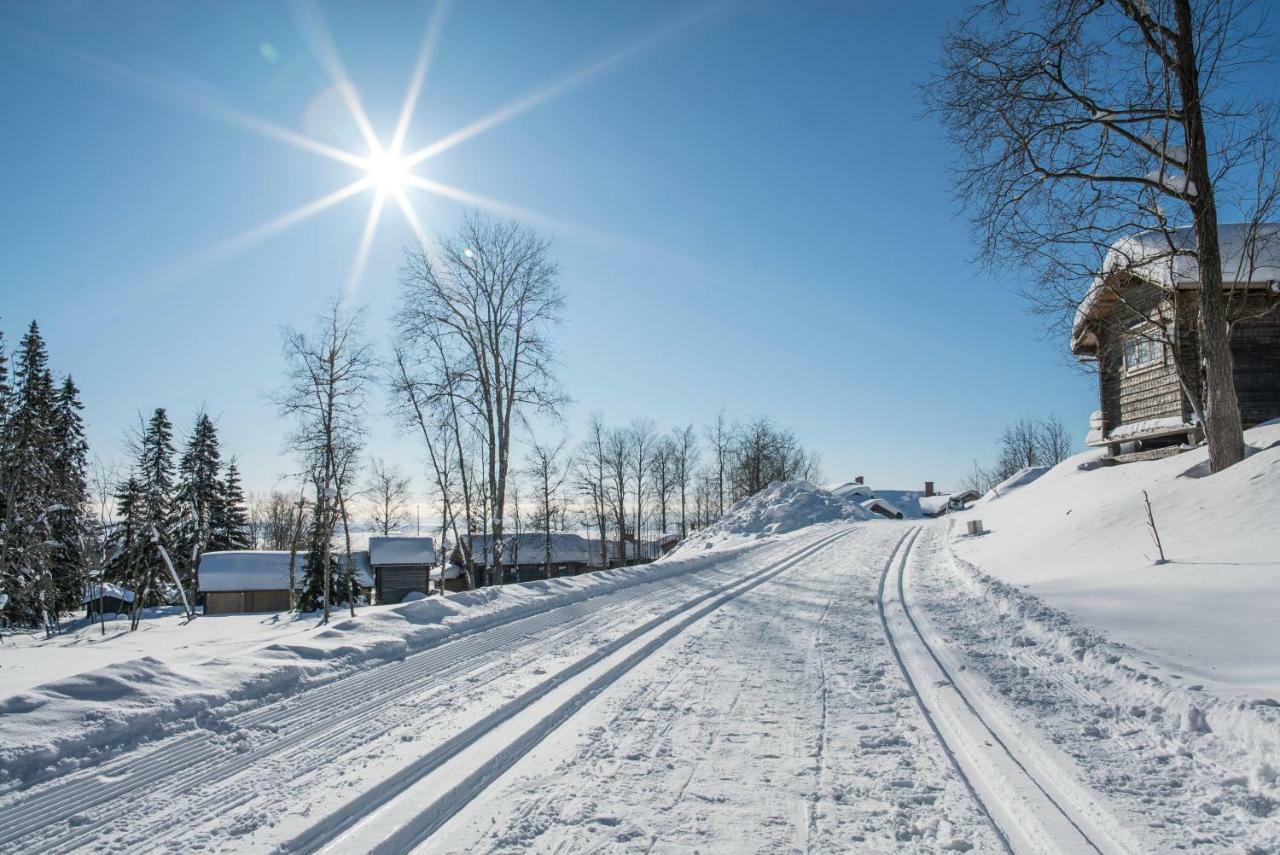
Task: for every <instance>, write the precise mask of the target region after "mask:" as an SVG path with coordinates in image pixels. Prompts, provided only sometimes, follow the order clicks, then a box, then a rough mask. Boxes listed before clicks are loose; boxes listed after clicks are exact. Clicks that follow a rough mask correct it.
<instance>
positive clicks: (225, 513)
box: [209, 458, 253, 550]
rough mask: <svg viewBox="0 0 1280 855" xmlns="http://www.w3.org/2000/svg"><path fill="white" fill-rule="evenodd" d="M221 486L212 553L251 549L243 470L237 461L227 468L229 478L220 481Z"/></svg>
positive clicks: (211, 546)
mask: <svg viewBox="0 0 1280 855" xmlns="http://www.w3.org/2000/svg"><path fill="white" fill-rule="evenodd" d="M218 486H219V491H218V497H217V501H216V503H215V504H214V511H213V523H212V537H211V539H210V542H209V549H210V550H214V549H252V548H253V538H252V537H251V536H250V533H249V512H248V510H247V509H246V507H245V500H244V488H242V487H241V486H240V468H239V467H238V466H236V461H235V459H234V458H233V459H232V460H231V462H230V463H228V464H227V477H226V478H225V479H223V480H222V481H219V482H218Z"/></svg>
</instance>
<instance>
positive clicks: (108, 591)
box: [80, 582, 133, 606]
mask: <svg viewBox="0 0 1280 855" xmlns="http://www.w3.org/2000/svg"><path fill="white" fill-rule="evenodd" d="M98 594H99V591H98V584H97V583H96V582H91V583H90V584H89V589H88V591H86V592H85V595H84V597H82V598H81V599H80V605H82V606H83V605H88V603H89V602H90V601H92V600H96V599H98ZM101 594H102V596H103V597H115V598H116V599H117V600H120V601H121V602H124V603H132V602H133V591H130V590H129V589H128V588H122V587H120V586H119V585H115V584H112V583H111V582H105V583H103V585H102V591H101Z"/></svg>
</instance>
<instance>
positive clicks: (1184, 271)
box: [1071, 225, 1280, 461]
mask: <svg viewBox="0 0 1280 855" xmlns="http://www.w3.org/2000/svg"><path fill="white" fill-rule="evenodd" d="M1219 237H1220V244H1221V252H1222V280H1223V292H1224V298H1225V299H1226V301H1227V310H1228V317H1229V318H1230V319H1231V321H1232V327H1231V356H1232V361H1233V363H1234V379H1235V387H1236V395H1237V397H1238V399H1239V402H1240V416H1241V420H1242V422H1243V423H1244V427H1246V428H1249V427H1252V426H1254V425H1257V424H1260V423H1261V422H1264V421H1268V420H1270V419H1273V418H1276V417H1278V416H1280V225H1263V226H1259V227H1252V228H1251V227H1249V226H1246V225H1225V226H1222V227H1221V229H1220V230H1219ZM1194 248H1195V234H1194V231H1193V230H1191V229H1178V230H1175V231H1173V232H1172V233H1165V232H1160V231H1148V232H1141V233H1138V234H1135V235H1132V236H1130V237H1127V238H1124V239H1122V240H1120V241H1118V242H1117V243H1116V244H1115V245H1114V246H1112V247H1111V249H1110V251H1109V252H1108V253H1107V256H1106V259H1105V260H1104V262H1103V265H1102V270H1101V271H1100V273H1099V274H1098V276H1097V277H1096V278H1095V280H1094V283H1093V286H1092V287H1091V288H1090V290H1089V292H1088V294H1087V295H1086V296H1085V298H1084V300H1083V301H1082V302H1081V304H1080V306H1079V308H1078V310H1077V312H1076V317H1075V321H1074V323H1073V325H1072V331H1071V351H1072V353H1074V354H1076V355H1077V356H1079V357H1081V358H1082V359H1086V360H1093V361H1094V362H1095V363H1096V365H1097V369H1098V397H1099V408H1098V412H1096V413H1095V414H1094V415H1093V418H1092V419H1091V423H1090V430H1089V434H1088V438H1087V439H1086V442H1085V444H1086V445H1089V446H1093V447H1105V448H1106V449H1107V451H1108V456H1109V457H1111V458H1113V459H1116V460H1119V461H1128V460H1137V459H1145V458H1150V457H1158V456H1163V455H1165V454H1171V453H1176V452H1177V451H1178V449H1179V447H1180V446H1182V445H1183V444H1184V443H1186V444H1195V443H1198V442H1199V441H1200V440H1201V439H1202V431H1201V427H1200V423H1199V418H1198V416H1197V414H1196V412H1195V407H1193V405H1192V399H1193V397H1194V399H1195V400H1197V401H1200V400H1203V394H1202V393H1203V383H1202V380H1201V372H1200V365H1199V351H1198V339H1199V334H1198V331H1197V321H1198V315H1199V311H1198V303H1197V296H1198V295H1197V294H1196V290H1197V288H1198V284H1199V283H1198V280H1199V269H1198V265H1197V259H1196V257H1195V255H1194V254H1192V252H1193V250H1194Z"/></svg>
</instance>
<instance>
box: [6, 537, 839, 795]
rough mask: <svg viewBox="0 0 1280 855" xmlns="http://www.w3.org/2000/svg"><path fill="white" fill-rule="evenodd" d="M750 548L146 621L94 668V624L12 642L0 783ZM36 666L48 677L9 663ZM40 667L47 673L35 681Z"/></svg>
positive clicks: (118, 636) (108, 648) (112, 642)
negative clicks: (373, 601)
mask: <svg viewBox="0 0 1280 855" xmlns="http://www.w3.org/2000/svg"><path fill="white" fill-rule="evenodd" d="M829 516H831V515H829ZM796 527H799V526H798V525H797V526H796ZM756 545H757V544H755V543H742V542H741V541H739V542H737V543H725V544H722V545H721V546H720V548H717V549H713V550H711V551H709V552H700V553H694V554H687V555H684V556H681V557H676V556H675V555H674V554H673V555H672V556H668V557H667V558H664V559H662V560H661V561H658V562H655V563H653V564H648V565H643V566H637V567H627V568H619V569H615V570H607V571H599V572H595V573H590V574H586V575H582V576H573V577H565V578H557V579H548V580H545V581H538V582H529V583H525V584H521V585H505V586H501V587H492V588H485V589H482V590H479V591H471V592H465V593H459V594H452V595H448V596H435V597H427V598H422V599H417V600H414V601H412V602H406V603H401V604H399V605H393V606H367V607H363V608H361V609H360V611H359V613H358V615H357V617H355V618H349V617H346V616H345V615H343V614H341V613H339V614H338V615H337V616H335V618H334V620H333V621H332V622H331V623H330V624H329V625H328V626H319V625H318V623H317V620H316V616H315V615H301V616H295V615H289V614H278V615H228V616H218V617H202V618H198V619H197V620H196V621H195V622H194V623H193V624H191V625H187V626H184V625H182V623H181V621H180V620H179V619H178V618H177V617H176V616H174V617H172V618H161V619H160V620H159V621H154V622H153V621H144V623H143V630H141V631H139V632H137V633H120V632H118V631H116V632H114V634H113V636H110V637H108V639H107V643H105V644H100V645H98V650H99V654H98V657H97V659H96V661H95V657H86V656H85V655H84V653H83V649H84V648H85V647H87V646H88V645H89V643H90V641H91V640H92V639H93V638H94V637H95V636H94V635H93V633H95V632H99V630H98V629H97V628H96V627H93V626H89V627H82V629H81V630H79V631H78V632H75V633H72V634H71V635H70V636H65V637H62V638H60V639H55V643H52V644H50V645H45V646H42V647H38V648H37V647H36V645H35V643H34V642H31V643H30V644H27V645H26V646H16V647H11V648H8V649H6V650H5V651H4V656H5V659H4V661H3V666H4V667H3V668H0V783H9V784H12V783H14V782H15V781H30V780H34V779H39V778H42V777H45V776H47V775H50V774H56V773H57V772H59V771H62V770H65V769H67V768H73V767H76V766H79V765H83V764H86V763H90V762H94V761H95V760H97V759H98V758H100V757H101V756H102V755H103V754H104V753H107V752H112V751H118V750H127V748H128V747H129V746H130V745H132V744H134V743H136V742H139V741H143V740H149V739H155V738H160V737H163V736H165V735H167V734H169V733H172V732H176V731H179V730H185V729H188V728H190V727H192V726H193V725H194V726H202V725H208V726H216V720H217V719H218V718H220V717H222V716H223V715H225V714H230V713H232V712H235V711H237V710H238V709H241V708H244V707H248V706H253V705H257V704H261V703H264V702H269V701H271V700H275V699H278V698H280V697H284V696H286V695H289V694H292V693H295V692H297V691H300V690H302V689H306V688H310V687H313V686H317V685H321V684H323V683H327V682H330V681H332V680H335V679H337V678H339V677H341V676H343V675H344V674H347V673H350V672H351V671H353V670H356V669H364V668H369V667H373V666H376V665H378V664H379V663H381V662H384V661H387V660H394V659H398V658H401V657H403V656H405V655H407V654H409V653H413V652H416V651H418V650H421V649H424V648H426V647H428V646H430V645H432V644H434V643H436V642H438V641H441V640H443V639H445V638H447V637H449V636H451V635H453V634H456V633H458V632H464V631H476V630H480V629H484V628H486V627H489V626H493V625H496V624H499V623H503V622H506V621H508V620H513V619H515V618H518V617H523V616H526V615H529V614H534V613H537V612H540V611H543V610H546V609H548V608H554V607H557V606H562V605H567V604H569V603H573V602H578V601H582V600H586V599H590V598H592V597H595V596H599V595H602V594H606V593H610V592H613V591H616V590H618V589H619V588H625V587H629V586H632V585H637V584H642V583H645V582H652V581H657V580H661V579H664V578H669V577H672V576H676V575H678V574H682V573H689V572H693V571H698V570H706V569H709V568H711V567H713V566H716V565H718V564H720V563H722V562H724V561H727V560H730V559H733V558H734V557H736V556H737V555H739V554H741V552H742V551H743V549H746V548H749V547H753V546H756ZM108 626H109V627H111V625H110V624H108ZM109 631H110V630H109ZM104 648H105V649H104ZM112 648H115V649H114V650H113V649H112ZM122 650H123V651H124V658H121V651H122ZM201 654H203V655H201ZM211 654H212V655H211ZM31 658H36V659H41V660H43V661H44V662H45V663H46V664H47V665H49V666H51V670H48V671H45V670H44V669H42V668H36V669H31V668H22V667H21V665H20V664H19V667H17V668H14V667H13V665H14V664H15V663H22V662H25V661H27V660H29V659H31ZM86 668H87V669H90V670H88V671H86V670H85V669H86ZM39 673H44V674H47V675H48V678H47V679H46V680H41V681H40V684H39V685H33V684H32V683H33V679H32V678H33V677H35V676H36V675H37V674H39Z"/></svg>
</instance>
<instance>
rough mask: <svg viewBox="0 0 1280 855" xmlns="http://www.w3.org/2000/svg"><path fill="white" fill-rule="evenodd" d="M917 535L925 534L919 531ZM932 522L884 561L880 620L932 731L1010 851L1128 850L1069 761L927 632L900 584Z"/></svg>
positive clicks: (934, 534)
mask: <svg viewBox="0 0 1280 855" xmlns="http://www.w3.org/2000/svg"><path fill="white" fill-rule="evenodd" d="M921 532H925V535H924V537H921ZM943 532H944V528H943V526H941V525H930V526H923V527H921V528H918V529H916V530H915V531H914V532H913V533H912V534H911V535H910V536H909V538H908V539H906V540H905V541H904V543H903V544H902V546H901V547H900V548H899V550H897V554H896V555H894V556H892V557H891V558H890V561H889V562H888V563H887V564H886V565H885V569H884V572H883V575H882V577H881V618H882V622H883V624H884V629H885V634H886V637H887V638H888V639H889V642H890V644H891V645H892V646H893V647H894V650H895V652H896V654H897V656H896V658H897V660H898V664H899V667H900V668H901V669H902V671H903V674H904V675H905V676H906V677H907V679H908V680H909V681H910V682H911V684H912V689H913V692H914V693H915V695H916V698H917V700H918V701H919V703H920V706H921V709H922V710H923V711H924V712H925V714H926V716H928V718H929V720H930V722H931V723H932V724H933V731H934V734H935V735H936V736H937V738H938V740H939V742H940V743H941V744H942V746H943V748H944V749H945V750H946V752H947V753H948V755H949V756H950V757H951V759H952V761H953V762H954V763H955V764H956V765H957V768H958V769H960V770H961V771H962V773H963V774H964V776H965V778H966V780H967V781H968V782H969V785H970V790H971V791H972V792H973V794H974V797H975V798H977V799H978V800H979V801H981V802H982V803H983V805H984V809H985V810H986V811H987V814H988V816H989V817H990V818H991V821H992V824H993V826H995V827H996V829H997V831H998V832H999V833H1000V836H1001V838H1002V841H1003V843H1004V845H1005V847H1006V848H1007V849H1008V850H1009V851H1011V852H1012V851H1017V852H1043V853H1057V852H1062V853H1099V855H1101V853H1123V852H1129V851H1135V849H1134V846H1133V843H1132V841H1131V839H1130V836H1129V833H1128V831H1127V830H1126V828H1125V827H1124V826H1123V825H1122V823H1120V822H1119V821H1118V820H1117V819H1116V818H1115V817H1114V816H1113V814H1112V813H1111V811H1110V810H1108V809H1107V808H1106V807H1104V806H1103V804H1102V803H1101V801H1100V799H1098V798H1097V795H1096V794H1095V793H1094V792H1092V791H1091V790H1089V788H1087V787H1086V786H1084V785H1083V784H1081V783H1080V782H1079V780H1078V777H1079V776H1078V772H1077V770H1076V769H1075V766H1074V764H1073V763H1072V762H1071V761H1070V760H1068V759H1067V758H1065V757H1064V756H1062V755H1061V754H1058V753H1056V752H1052V751H1048V750H1045V749H1044V746H1043V744H1042V740H1041V737H1040V736H1039V734H1038V732H1037V731H1036V729H1035V728H1034V727H1026V726H1019V725H1017V724H1014V723H1012V722H1011V721H1010V719H1009V718H1008V717H1007V715H1005V714H1004V710H1003V704H1001V703H1000V702H999V701H998V700H995V699H994V698H992V697H991V696H990V695H989V694H987V692H986V690H985V689H986V687H985V686H984V685H983V684H981V683H978V682H976V681H975V680H974V679H973V678H972V677H971V676H970V675H968V674H965V673H964V672H965V668H966V666H965V665H964V664H963V662H962V661H961V660H960V659H959V658H957V655H956V653H955V651H954V650H952V649H950V646H949V645H948V644H946V642H944V641H943V640H942V639H941V638H940V637H939V636H938V634H937V633H936V631H934V630H933V628H932V625H931V624H930V623H929V621H928V619H927V617H925V616H924V615H921V617H920V619H917V616H916V611H917V609H915V608H913V606H912V599H913V598H912V597H911V596H909V594H908V592H907V589H908V585H907V576H908V572H909V570H911V569H912V568H915V567H916V566H917V565H919V564H921V563H927V562H928V561H929V560H931V559H933V558H934V557H935V555H936V548H935V549H932V550H926V551H925V552H924V555H923V556H922V555H921V553H918V552H917V551H916V547H917V545H918V544H919V542H920V541H921V540H925V541H929V542H930V543H931V544H934V543H936V541H937V540H938V538H939V537H940V536H945V535H944V534H943Z"/></svg>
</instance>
